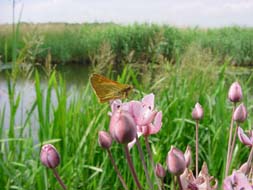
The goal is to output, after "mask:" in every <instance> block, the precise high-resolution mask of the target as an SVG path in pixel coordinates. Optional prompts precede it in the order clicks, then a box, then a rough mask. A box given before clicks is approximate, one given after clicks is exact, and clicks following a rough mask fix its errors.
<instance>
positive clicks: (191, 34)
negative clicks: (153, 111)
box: [0, 23, 253, 66]
mask: <svg viewBox="0 0 253 190" xmlns="http://www.w3.org/2000/svg"><path fill="white" fill-rule="evenodd" d="M16 28H17V29H18V30H17V33H16V39H17V41H16V43H15V44H16V45H15V46H16V47H17V52H24V51H25V52H30V55H31V56H33V61H37V62H40V63H44V62H45V58H46V57H47V56H48V54H50V55H51V57H52V62H54V63H57V64H59V63H70V64H71V63H74V62H75V63H82V64H97V63H98V62H99V61H108V59H110V62H113V63H114V64H121V63H122V62H126V61H128V62H129V61H130V62H134V63H153V62H157V57H159V58H162V59H166V60H168V61H170V62H172V63H176V62H178V61H180V60H181V58H182V55H184V54H185V52H186V51H187V49H189V47H191V46H198V47H200V49H206V50H208V51H210V52H211V54H213V55H214V56H215V57H217V58H219V59H220V60H219V63H220V64H222V63H223V62H224V58H225V57H229V58H230V60H231V61H230V64H233V65H240V66H249V65H252V64H253V29H252V28H242V27H226V28H216V29H215V28H214V29H201V28H176V27H171V26H166V25H155V24H154V25H150V24H134V25H127V26H123V25H116V24H112V23H107V24H65V23H48V24H27V23H21V24H19V25H17V26H16ZM13 39H14V38H13V33H12V25H1V27H0V55H1V59H2V61H4V62H10V61H11V60H12V56H13V53H12V52H13V51H12V47H15V46H13ZM97 55H102V56H104V59H103V60H98V58H97ZM105 59H106V60H105ZM98 64H99V63H98Z"/></svg>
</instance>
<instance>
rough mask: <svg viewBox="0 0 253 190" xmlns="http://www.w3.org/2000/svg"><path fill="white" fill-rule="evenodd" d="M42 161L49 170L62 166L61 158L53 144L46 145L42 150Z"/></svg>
mask: <svg viewBox="0 0 253 190" xmlns="http://www.w3.org/2000/svg"><path fill="white" fill-rule="evenodd" d="M40 160H41V162H42V164H43V165H45V166H46V167H48V168H56V167H57V166H58V165H59V164H60V156H59V153H58V152H57V150H56V148H55V147H54V146H53V145H52V144H45V145H44V146H43V147H42V148H41V152H40Z"/></svg>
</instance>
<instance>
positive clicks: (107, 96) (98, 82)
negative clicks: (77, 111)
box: [90, 74, 131, 103]
mask: <svg viewBox="0 0 253 190" xmlns="http://www.w3.org/2000/svg"><path fill="white" fill-rule="evenodd" d="M90 81H91V85H92V87H93V89H94V91H95V93H96V95H97V97H98V99H99V101H100V102H101V103H104V102H107V101H109V100H113V99H117V98H123V97H124V96H125V95H126V94H127V92H128V91H129V90H130V89H131V86H130V85H127V84H120V83H118V82H116V81H113V80H110V79H108V78H106V77H104V76H102V75H99V74H93V75H92V76H91V78H90ZM128 89H129V90H128Z"/></svg>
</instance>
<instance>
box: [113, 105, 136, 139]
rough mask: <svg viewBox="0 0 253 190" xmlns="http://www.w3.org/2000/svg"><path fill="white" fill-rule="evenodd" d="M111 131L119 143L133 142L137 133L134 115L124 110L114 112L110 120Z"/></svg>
mask: <svg viewBox="0 0 253 190" xmlns="http://www.w3.org/2000/svg"><path fill="white" fill-rule="evenodd" d="M110 133H111V135H112V137H113V138H114V139H115V140H116V141H117V142H118V143H121V144H125V143H129V142H131V141H132V140H133V139H134V138H135V137H136V135H137V128H136V125H135V122H134V119H133V117H132V116H131V115H130V114H129V113H128V112H127V111H124V110H118V111H117V112H115V113H113V115H112V117H111V121H110Z"/></svg>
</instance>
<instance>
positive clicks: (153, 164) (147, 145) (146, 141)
mask: <svg viewBox="0 0 253 190" xmlns="http://www.w3.org/2000/svg"><path fill="white" fill-rule="evenodd" d="M145 144H146V148H147V151H148V156H149V159H150V162H151V165H152V169H153V172H154V174H155V163H154V160H153V156H152V152H151V149H150V146H149V142H148V137H147V136H145ZM155 177H156V182H157V184H158V189H159V190H161V185H160V183H159V180H158V177H157V176H156V174H155ZM162 186H163V180H162Z"/></svg>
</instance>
